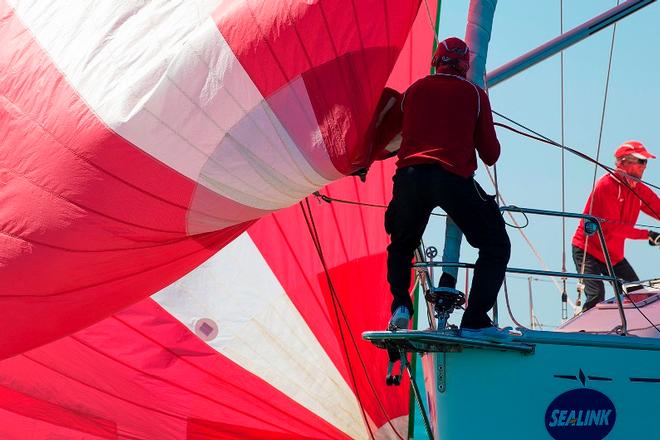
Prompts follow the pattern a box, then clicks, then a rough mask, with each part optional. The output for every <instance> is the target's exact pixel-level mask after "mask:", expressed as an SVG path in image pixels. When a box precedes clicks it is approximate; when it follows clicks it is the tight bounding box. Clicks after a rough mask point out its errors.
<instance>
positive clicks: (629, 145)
mask: <svg viewBox="0 0 660 440" xmlns="http://www.w3.org/2000/svg"><path fill="white" fill-rule="evenodd" d="M623 156H634V157H636V158H638V159H655V156H654V155H652V154H651V153H649V152H648V151H647V150H646V148H645V147H644V144H642V143H641V142H639V141H627V142H624V143H623V144H621V146H620V147H619V148H617V150H616V151H615V152H614V157H616V158H617V159H619V158H620V157H623Z"/></svg>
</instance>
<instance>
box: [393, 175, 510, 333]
mask: <svg viewBox="0 0 660 440" xmlns="http://www.w3.org/2000/svg"><path fill="white" fill-rule="evenodd" d="M436 206H439V207H441V208H442V209H443V210H444V211H445V212H446V213H447V214H448V215H449V216H451V218H452V219H453V220H454V222H455V223H456V225H458V227H459V228H460V229H461V230H462V231H463V234H464V235H465V238H466V240H467V241H468V243H470V245H471V246H473V247H475V248H477V249H479V258H478V259H477V262H476V267H475V270H474V276H473V279H472V288H471V290H470V296H469V302H468V307H467V309H466V310H465V313H464V314H463V320H462V322H461V326H462V327H467V328H483V327H488V326H490V325H491V320H490V318H489V317H488V311H489V310H490V309H491V308H492V307H493V305H494V304H495V301H496V300H497V294H498V292H499V290H500V287H501V286H502V282H503V281H504V275H505V272H506V265H507V263H508V262H509V256H510V253H511V243H510V241H509V237H508V235H507V233H506V229H505V225H504V220H503V218H502V215H501V214H500V211H499V209H498V207H497V204H496V203H495V198H494V196H490V195H487V194H486V192H485V191H484V190H483V189H482V188H481V186H479V184H478V183H477V182H476V181H475V180H474V179H473V178H472V177H470V178H464V177H460V176H458V175H455V174H453V173H450V172H448V171H446V170H445V169H443V168H442V167H441V166H440V165H433V164H424V165H412V166H409V167H405V168H401V169H399V170H397V172H396V173H395V175H394V190H393V197H392V202H391V203H390V205H389V206H388V208H387V212H386V213H385V230H386V231H387V233H388V234H390V236H391V240H392V242H391V244H390V245H389V246H388V247H387V280H388V281H389V283H390V290H391V291H392V295H393V296H394V300H393V301H392V311H394V310H395V309H396V308H397V307H399V306H400V305H406V306H408V307H409V308H410V310H412V301H411V300H410V295H409V293H408V288H409V286H410V268H411V262H412V258H413V255H414V252H415V249H416V248H417V247H418V246H419V244H420V241H421V239H422V234H423V233H424V229H425V228H426V224H427V223H428V220H429V217H430V216H431V211H433V209H434V208H435V207H436Z"/></svg>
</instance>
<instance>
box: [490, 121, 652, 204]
mask: <svg viewBox="0 0 660 440" xmlns="http://www.w3.org/2000/svg"><path fill="white" fill-rule="evenodd" d="M493 113H494V114H496V115H498V116H500V117H502V118H504V119H506V120H508V121H511V122H512V123H514V124H516V125H518V126H520V127H522V128H524V129H525V130H527V131H529V132H531V133H534V134H535V135H537V136H533V135H531V134H529V133H524V132H522V131H520V130H517V129H515V128H513V127H511V126H508V125H506V124H502V123H500V122H494V124H495V125H496V126H498V127H502V128H506V129H507V130H510V131H513V132H514V133H518V134H520V135H522V136H526V137H528V138H531V139H535V140H537V141H539V142H543V143H546V144H549V145H553V146H555V147H558V148H561V144H560V143H558V142H556V141H553V140H552V139H549V138H547V137H545V136H543V135H541V134H539V133H537V132H535V131H534V130H532V129H530V128H527V127H525V126H524V125H522V124H519V123H518V122H515V121H514V120H513V119H510V118H508V117H506V116H504V115H502V114H501V113H498V112H496V111H494V110H493ZM564 148H565V149H566V151H568V152H569V153H572V154H574V155H576V156H578V157H580V158H582V159H584V160H587V161H589V162H591V163H594V164H596V165H597V166H599V167H600V168H602V169H603V170H605V171H606V172H607V173H608V174H610V175H611V176H612V177H615V178H617V180H619V181H620V182H621V184H623V185H624V186H625V187H626V188H627V189H628V190H629V191H630V192H631V193H633V195H634V196H635V197H637V198H638V199H639V200H640V202H641V203H643V204H644V205H645V206H646V207H647V208H648V209H649V211H650V212H652V213H653V215H654V216H656V217H660V213H658V212H656V211H655V210H654V209H653V206H651V205H650V204H649V203H648V202H647V201H646V200H644V199H643V198H642V197H641V196H640V195H639V193H637V191H635V189H634V188H633V187H632V186H631V185H630V184H629V183H628V182H626V180H625V179H619V178H618V177H617V176H616V169H614V168H610V167H608V166H607V165H604V164H602V163H600V162H598V161H597V160H595V159H593V158H592V157H590V156H588V155H586V154H584V153H582V152H580V151H578V150H575V149H573V148H570V147H567V146H564ZM627 177H632V176H627ZM633 180H636V181H637V182H640V183H643V184H645V185H646V186H649V187H652V188H657V189H659V190H660V187H658V186H656V185H654V184H652V183H649V182H646V181H644V180H642V179H633Z"/></svg>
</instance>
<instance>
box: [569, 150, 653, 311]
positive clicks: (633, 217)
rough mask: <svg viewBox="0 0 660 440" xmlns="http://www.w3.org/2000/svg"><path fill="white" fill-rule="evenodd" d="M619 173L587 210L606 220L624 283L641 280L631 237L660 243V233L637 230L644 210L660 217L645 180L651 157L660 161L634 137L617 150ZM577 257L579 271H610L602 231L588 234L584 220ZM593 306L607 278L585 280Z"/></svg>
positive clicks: (607, 178)
mask: <svg viewBox="0 0 660 440" xmlns="http://www.w3.org/2000/svg"><path fill="white" fill-rule="evenodd" d="M614 157H615V160H616V162H615V163H616V173H615V174H606V175H604V176H603V177H601V178H600V179H599V180H598V182H597V183H596V186H595V187H594V190H593V192H592V193H591V194H590V195H589V199H588V200H587V205H586V206H585V208H584V213H585V214H591V215H593V216H594V217H598V218H599V219H601V227H602V229H603V235H604V236H605V244H606V246H607V250H608V252H609V254H610V259H611V261H612V265H613V266H614V274H615V275H616V276H617V277H618V278H621V279H623V280H624V281H637V280H639V278H638V277H637V274H636V273H635V271H634V269H633V268H632V266H631V265H630V263H628V260H626V259H625V258H624V256H623V255H624V253H623V250H624V244H625V240H626V239H633V240H646V239H648V240H649V244H650V245H652V246H658V245H660V237H659V235H660V234H658V233H657V232H655V231H649V230H646V229H637V228H635V223H637V217H639V211H640V210H641V211H643V212H645V213H646V214H648V215H650V216H651V217H654V218H655V219H657V220H660V198H658V196H657V195H656V194H655V193H654V192H653V190H651V189H650V188H649V187H648V186H646V185H644V184H643V183H642V182H640V181H639V179H641V178H642V175H643V174H644V170H645V169H646V163H647V161H648V159H655V156H654V155H652V154H651V153H649V152H648V151H647V150H646V148H645V147H644V145H643V144H642V143H641V142H637V141H628V142H626V143H624V144H622V145H621V146H620V147H619V148H618V149H617V150H616V152H615V153H614ZM573 261H574V262H575V266H576V267H577V270H578V272H579V273H587V274H597V275H600V274H602V275H608V271H607V266H606V265H605V255H604V254H603V248H602V247H601V244H600V240H599V239H598V236H597V235H591V236H588V235H586V234H585V232H584V220H582V221H580V225H579V226H578V228H577V230H576V231H575V235H573ZM584 285H585V294H586V297H587V298H586V302H585V304H584V308H583V310H585V311H586V310H588V309H590V308H592V307H593V306H595V305H596V304H598V303H599V302H601V301H603V300H604V299H605V287H604V285H603V282H602V281H598V280H584Z"/></svg>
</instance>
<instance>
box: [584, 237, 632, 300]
mask: <svg viewBox="0 0 660 440" xmlns="http://www.w3.org/2000/svg"><path fill="white" fill-rule="evenodd" d="M582 258H584V251H583V250H582V249H580V248H579V247H577V246H573V262H575V267H576V268H577V271H578V273H588V274H593V275H609V272H608V271H607V266H606V265H605V263H603V262H601V261H600V260H597V259H596V258H594V257H593V256H591V255H589V252H587V257H586V259H585V260H584V272H582V271H581V269H582ZM613 269H614V275H615V276H616V277H618V278H621V279H623V280H624V281H639V277H638V276H637V274H636V273H635V270H634V269H633V268H632V266H631V265H630V263H628V260H626V259H625V258H624V259H623V260H621V261H619V262H618V263H617V264H615V265H614V266H613ZM584 293H585V295H586V297H587V298H586V301H585V303H584V307H583V308H582V310H589V309H590V308H592V307H593V306H595V305H596V304H598V303H599V302H601V301H603V300H604V299H605V285H604V284H603V282H602V281H600V280H584Z"/></svg>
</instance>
